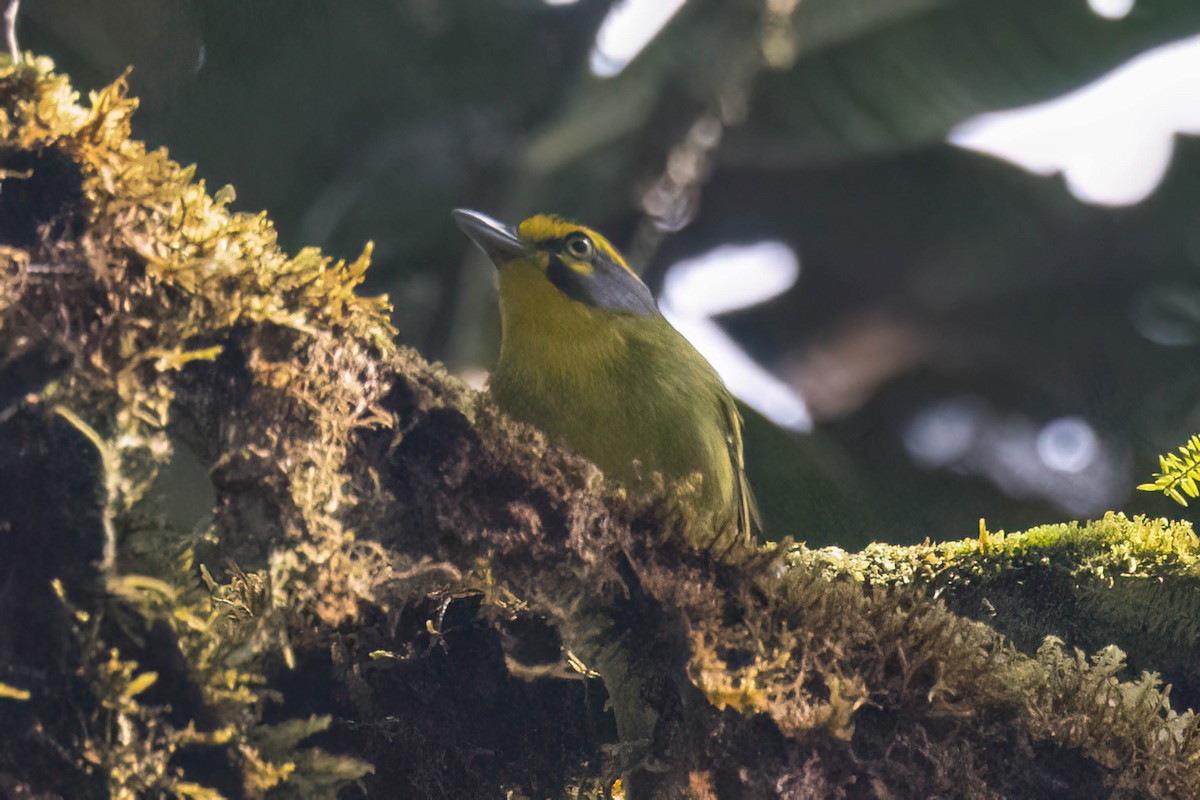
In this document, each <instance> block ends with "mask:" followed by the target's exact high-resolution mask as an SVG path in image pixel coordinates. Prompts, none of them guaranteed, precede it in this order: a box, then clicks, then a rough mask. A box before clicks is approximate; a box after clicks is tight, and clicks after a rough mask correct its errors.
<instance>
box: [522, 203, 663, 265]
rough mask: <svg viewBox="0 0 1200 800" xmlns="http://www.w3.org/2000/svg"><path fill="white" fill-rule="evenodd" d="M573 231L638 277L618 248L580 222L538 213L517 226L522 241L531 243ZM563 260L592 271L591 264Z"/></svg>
mask: <svg viewBox="0 0 1200 800" xmlns="http://www.w3.org/2000/svg"><path fill="white" fill-rule="evenodd" d="M572 233H582V234H585V235H586V236H587V237H588V238H589V239H591V240H592V244H594V245H595V246H596V249H597V250H599V251H600V252H601V253H603V254H604V255H605V256H607V257H608V258H610V259H611V260H612V261H613V262H615V263H617V264H620V265H621V267H622V268H623V269H624V270H625V271H626V272H628V273H629V274H630V275H632V276H633V277H635V278H637V273H635V272H634V271H633V270H631V269H630V268H629V265H628V264H627V263H625V259H624V258H623V257H622V256H621V254H620V253H618V252H617V249H616V248H615V247H613V246H612V244H611V243H609V241H608V239H605V238H604V237H603V236H601V235H600V234H599V233H597V232H596V231H594V230H592V229H591V228H588V227H585V226H583V225H579V224H578V223H575V222H571V221H570V220H567V219H563V218H562V217H559V216H556V215H554V214H536V215H534V216H532V217H530V218H529V219H527V220H525V221H524V222H522V223H521V224H520V225H518V226H517V236H518V237H520V239H521V240H522V241H525V242H529V243H530V244H541V243H543V242H549V241H552V240H554V239H561V238H563V237H564V236H568V235H570V234H572ZM563 262H564V263H566V264H567V266H569V267H571V269H573V270H575V271H576V272H579V273H582V274H585V275H586V274H590V273H591V272H592V269H591V266H590V265H584V264H580V263H579V262H575V263H572V262H571V260H570V259H567V258H564V259H563ZM581 267H587V268H586V270H585V269H581ZM639 280H640V279H639Z"/></svg>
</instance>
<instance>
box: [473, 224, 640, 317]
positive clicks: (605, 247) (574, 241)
mask: <svg viewBox="0 0 1200 800" xmlns="http://www.w3.org/2000/svg"><path fill="white" fill-rule="evenodd" d="M452 213H453V216H454V221H455V222H457V223H458V226H459V227H460V228H462V230H463V232H464V233H466V234H467V236H470V237H471V240H472V241H474V242H475V244H477V245H479V247H480V248H481V249H482V250H483V252H485V253H487V255H488V257H489V258H491V260H492V263H494V264H495V265H496V268H497V269H498V270H499V271H500V284H501V294H502V295H503V294H506V293H509V294H520V295H522V299H525V300H529V299H532V298H533V297H534V296H537V297H538V298H539V299H551V302H553V300H555V299H556V300H559V301H560V302H561V301H569V302H570V303H581V304H583V305H584V306H587V307H589V308H592V309H598V310H600V311H603V312H608V313H615V314H622V315H634V316H652V315H656V314H657V313H658V308H657V306H655V304H654V296H653V295H652V294H651V293H650V290H649V289H648V288H646V284H644V283H642V281H641V280H640V279H639V278H638V276H637V275H635V274H634V273H633V270H631V269H630V268H629V265H628V264H626V263H625V259H624V258H622V257H621V254H620V253H618V252H617V250H616V248H614V247H613V246H612V245H611V244H609V242H608V240H607V239H605V238H604V237H603V236H601V235H600V234H598V233H596V232H595V231H593V230H591V229H590V228H585V227H584V226H582V225H577V224H575V223H574V222H570V221H568V220H565V219H563V218H561V217H557V216H551V215H546V214H538V215H537V216H533V217H530V218H529V219H527V220H525V221H524V222H522V223H521V224H520V225H518V226H517V227H516V228H512V227H510V226H508V225H505V224H504V223H502V222H497V221H496V220H494V219H492V218H491V217H488V216H487V215H485V214H480V213H479V212H478V211H468V210H466V209H461V208H460V209H455V210H454V211H453V212H452ZM506 285H507V286H506ZM522 305H524V303H522Z"/></svg>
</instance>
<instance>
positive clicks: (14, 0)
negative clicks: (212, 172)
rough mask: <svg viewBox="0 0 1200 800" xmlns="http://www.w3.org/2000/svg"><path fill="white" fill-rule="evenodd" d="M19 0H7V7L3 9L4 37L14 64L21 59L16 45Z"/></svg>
mask: <svg viewBox="0 0 1200 800" xmlns="http://www.w3.org/2000/svg"><path fill="white" fill-rule="evenodd" d="M20 7H21V0H8V8H6V9H4V39H5V41H7V42H8V54H9V55H10V56H12V63H13V64H14V65H16V64H17V63H19V62H20V60H21V51H20V49H19V48H18V47H17V9H19V8H20Z"/></svg>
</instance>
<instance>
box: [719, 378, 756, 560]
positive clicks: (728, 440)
mask: <svg viewBox="0 0 1200 800" xmlns="http://www.w3.org/2000/svg"><path fill="white" fill-rule="evenodd" d="M722 406H723V407H724V409H723V410H724V412H725V424H726V432H725V444H726V446H727V447H728V448H729V460H730V462H731V463H732V464H733V492H734V498H733V499H734V503H735V504H736V509H737V534H738V539H739V540H740V541H741V542H743V543H749V542H750V541H751V539H752V538H753V536H754V533H753V529H754V528H756V527H761V525H762V520H761V519H760V517H759V514H758V503H756V502H755V501H754V494H753V492H751V491H750V481H749V480H748V479H747V478H746V458H745V456H744V454H743V452H742V412H740V411H738V407H737V403H736V402H734V399H733V398H732V397H730V396H728V395H726V396H725V397H724V402H723V403H722Z"/></svg>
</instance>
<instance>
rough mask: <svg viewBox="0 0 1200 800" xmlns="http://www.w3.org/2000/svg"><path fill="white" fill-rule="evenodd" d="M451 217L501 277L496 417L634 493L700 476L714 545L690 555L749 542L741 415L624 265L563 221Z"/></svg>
mask: <svg viewBox="0 0 1200 800" xmlns="http://www.w3.org/2000/svg"><path fill="white" fill-rule="evenodd" d="M453 216H454V220H455V222H457V223H458V226H459V227H460V228H462V230H463V231H464V232H465V233H466V234H467V235H468V236H470V237H471V239H472V240H473V241H474V242H475V244H477V245H479V247H480V248H482V249H483V251H484V252H485V253H487V255H488V256H489V257H490V258H491V260H492V262H493V263H494V264H495V265H496V268H497V270H498V272H499V278H500V322H501V341H500V362H499V364H498V365H497V366H496V369H495V371H494V372H493V373H492V377H491V389H490V391H491V394H492V397H493V398H494V399H495V401H496V403H497V404H498V405H499V406H500V407H501V408H502V409H504V411H505V412H507V413H508V414H509V415H510V416H512V417H515V418H516V419H519V420H523V421H525V422H529V423H532V424H533V425H535V426H537V427H538V428H541V429H542V430H543V431H544V432H545V433H546V434H547V435H549V436H550V438H551V439H552V440H557V441H559V442H561V443H563V444H565V445H566V446H567V448H568V449H570V450H572V451H574V452H576V453H578V454H580V455H582V456H585V457H586V458H588V459H589V460H591V461H592V462H593V463H595V464H596V466H598V467H599V468H600V469H601V470H602V471H603V472H604V474H605V476H607V477H609V478H615V479H617V480H619V481H621V482H622V483H623V484H625V485H626V486H627V487H628V488H630V489H631V490H633V491H645V490H646V489H648V488H649V484H648V483H647V482H646V481H647V480H648V479H649V477H650V476H651V474H653V473H655V472H659V473H661V474H662V475H663V477H664V478H665V479H666V480H667V481H679V480H682V479H685V478H688V477H690V476H692V475H693V474H695V473H699V474H700V476H701V478H702V483H701V485H700V490H699V494H698V496H697V498H696V503H695V505H696V507H697V510H698V511H699V512H700V513H701V514H702V515H704V516H705V517H707V518H709V519H710V520H711V524H712V534H711V536H708V535H704V536H703V539H704V540H698V541H695V542H692V544H694V545H697V546H709V545H713V544H717V543H721V544H722V545H729V544H733V543H734V542H740V541H747V540H748V539H749V537H750V536H751V523H752V521H753V520H755V518H756V514H755V511H754V503H753V500H752V499H751V495H750V487H749V485H748V484H747V482H746V472H745V468H744V463H743V460H742V419H741V415H740V414H739V412H738V409H737V405H736V404H735V403H734V400H733V397H732V396H731V395H730V394H729V390H728V389H726V388H725V385H724V384H723V383H722V382H721V379H720V378H719V377H718V376H717V373H716V372H715V371H714V370H713V368H712V366H711V365H710V364H709V363H708V362H707V361H705V360H704V357H703V356H701V355H700V354H699V353H698V352H696V349H695V348H694V347H692V345H691V344H690V343H689V342H688V341H687V340H686V339H685V338H683V336H682V335H681V334H680V333H679V332H678V331H676V330H675V328H673V327H672V326H671V324H670V323H669V322H667V320H666V319H665V318H664V317H663V315H662V314H661V313H659V310H658V306H657V305H655V302H654V296H653V295H652V294H651V293H650V290H649V289H648V288H647V287H646V284H644V283H642V281H641V280H640V279H639V278H638V277H637V275H635V274H634V272H633V271H632V270H631V269H630V268H629V266H628V264H626V263H625V259H624V258H622V257H621V254H620V253H618V252H617V251H616V249H615V248H614V247H613V246H612V245H611V244H609V242H608V240H607V239H605V238H604V237H603V236H601V235H600V234H598V233H596V232H595V231H593V230H591V229H590V228H585V227H584V226H582V225H577V224H575V223H574V222H570V221H568V220H565V219H562V218H561V217H557V216H549V215H538V216H533V217H530V218H529V219H527V220H525V221H524V222H522V223H521V224H520V225H518V226H517V227H516V228H515V229H514V228H512V227H510V226H508V225H504V224H503V223H500V222H497V221H496V220H494V219H491V218H490V217H488V216H486V215H484V214H480V213H479V212H477V211H468V210H465V209H457V210H455V211H454V212H453Z"/></svg>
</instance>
